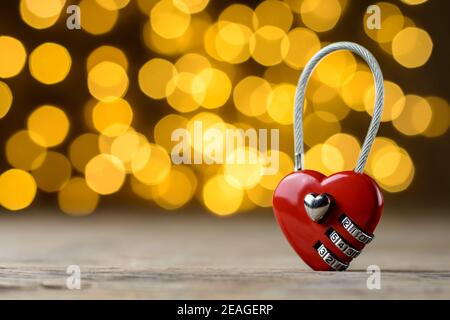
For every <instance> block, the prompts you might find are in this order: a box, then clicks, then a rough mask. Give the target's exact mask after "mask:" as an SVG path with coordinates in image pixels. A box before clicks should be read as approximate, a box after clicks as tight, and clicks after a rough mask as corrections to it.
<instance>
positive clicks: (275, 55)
mask: <svg viewBox="0 0 450 320" xmlns="http://www.w3.org/2000/svg"><path fill="white" fill-rule="evenodd" d="M249 44H250V53H251V55H252V57H253V59H255V61H256V62H258V63H259V64H261V65H263V66H273V65H276V64H278V63H280V62H282V61H283V59H285V58H286V56H287V54H288V52H289V38H288V36H287V35H286V33H285V32H284V31H283V30H282V29H280V28H278V27H274V26H263V27H261V28H259V29H258V30H256V31H255V33H254V34H253V35H252V36H251V37H250V42H249Z"/></svg>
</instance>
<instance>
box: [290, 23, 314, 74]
mask: <svg viewBox="0 0 450 320" xmlns="http://www.w3.org/2000/svg"><path fill="white" fill-rule="evenodd" d="M288 39H289V51H288V53H287V55H286V57H285V59H284V60H285V62H286V63H287V65H288V66H290V67H292V68H294V69H302V68H303V67H304V66H305V65H306V63H307V62H308V61H309V59H311V57H312V56H313V55H314V54H315V53H316V52H317V51H319V50H320V46H321V45H320V39H319V37H318V36H317V35H316V34H315V33H314V32H313V31H311V30H309V29H307V28H295V29H292V30H291V31H290V32H289V33H288Z"/></svg>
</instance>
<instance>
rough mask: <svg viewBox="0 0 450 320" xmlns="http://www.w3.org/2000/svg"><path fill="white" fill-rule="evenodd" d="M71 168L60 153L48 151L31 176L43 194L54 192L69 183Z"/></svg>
mask: <svg viewBox="0 0 450 320" xmlns="http://www.w3.org/2000/svg"><path fill="white" fill-rule="evenodd" d="M71 174H72V167H71V165H70V162H69V160H67V158H66V157H65V156H64V155H62V154H61V153H58V152H54V151H49V152H47V155H46V156H45V160H44V162H43V163H42V164H41V165H40V166H39V168H37V169H35V170H33V172H32V175H33V177H34V179H35V181H36V183H37V185H38V187H39V189H41V190H43V191H45V192H56V191H59V190H61V188H62V187H64V185H65V184H66V183H67V182H68V181H69V179H70V177H71Z"/></svg>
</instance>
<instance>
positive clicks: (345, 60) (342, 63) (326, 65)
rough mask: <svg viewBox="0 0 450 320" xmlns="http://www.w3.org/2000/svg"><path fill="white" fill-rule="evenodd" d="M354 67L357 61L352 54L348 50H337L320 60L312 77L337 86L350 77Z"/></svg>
mask: <svg viewBox="0 0 450 320" xmlns="http://www.w3.org/2000/svg"><path fill="white" fill-rule="evenodd" d="M356 68H357V63H356V60H355V57H354V56H353V54H351V53H350V52H348V51H337V52H333V53H332V54H330V55H328V56H326V57H325V58H324V59H323V60H321V61H320V63H319V64H318V65H317V68H316V72H315V73H313V77H315V78H316V79H318V80H320V81H322V82H323V83H324V84H326V85H328V86H330V87H333V88H339V87H342V86H343V85H344V84H345V82H346V81H348V80H349V79H351V76H352V75H353V74H354V73H355V71H356Z"/></svg>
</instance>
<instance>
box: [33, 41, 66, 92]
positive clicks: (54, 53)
mask: <svg viewBox="0 0 450 320" xmlns="http://www.w3.org/2000/svg"><path fill="white" fill-rule="evenodd" d="M29 66H30V72H31V75H32V76H33V77H34V78H35V79H36V80H38V81H39V82H42V83H44V84H55V83H58V82H61V81H63V80H64V79H65V78H66V77H67V75H68V74H69V71H70V68H71V66H72V58H71V57H70V54H69V52H68V51H67V49H66V48H64V47H63V46H61V45H59V44H57V43H52V42H46V43H44V44H41V45H40V46H39V47H37V48H36V49H34V50H33V52H32V53H31V54H30V59H29Z"/></svg>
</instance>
